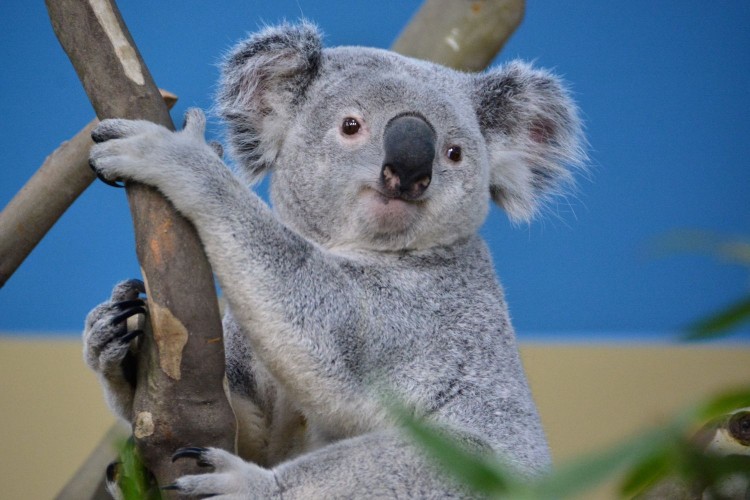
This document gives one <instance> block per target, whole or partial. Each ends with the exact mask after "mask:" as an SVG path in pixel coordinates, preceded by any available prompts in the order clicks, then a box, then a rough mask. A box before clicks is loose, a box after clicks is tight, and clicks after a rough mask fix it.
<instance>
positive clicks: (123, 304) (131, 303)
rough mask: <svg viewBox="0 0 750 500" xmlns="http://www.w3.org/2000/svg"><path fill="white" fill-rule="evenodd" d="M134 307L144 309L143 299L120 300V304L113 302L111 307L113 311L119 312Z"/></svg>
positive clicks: (144, 302)
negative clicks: (117, 310)
mask: <svg viewBox="0 0 750 500" xmlns="http://www.w3.org/2000/svg"><path fill="white" fill-rule="evenodd" d="M135 306H139V307H145V306H146V301H144V300H143V299H133V300H121V301H120V302H115V303H113V304H112V307H114V308H115V309H119V310H120V311H124V310H125V309H128V308H130V307H135Z"/></svg>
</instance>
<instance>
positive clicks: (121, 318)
mask: <svg viewBox="0 0 750 500" xmlns="http://www.w3.org/2000/svg"><path fill="white" fill-rule="evenodd" d="M136 314H146V308H145V307H141V306H137V307H131V308H130V309H126V310H125V311H123V312H121V313H120V314H118V315H117V316H115V317H114V318H112V320H111V321H110V322H109V324H110V325H116V324H118V323H121V322H122V321H124V320H126V319H128V318H129V317H131V316H135V315H136Z"/></svg>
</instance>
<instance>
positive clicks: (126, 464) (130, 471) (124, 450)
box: [117, 440, 161, 500]
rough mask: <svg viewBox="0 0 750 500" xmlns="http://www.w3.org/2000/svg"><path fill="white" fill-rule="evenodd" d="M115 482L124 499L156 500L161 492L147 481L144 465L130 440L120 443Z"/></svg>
mask: <svg viewBox="0 0 750 500" xmlns="http://www.w3.org/2000/svg"><path fill="white" fill-rule="evenodd" d="M117 476H118V477H117V483H118V485H119V487H120V490H121V491H122V496H123V498H124V499H125V500H142V499H148V500H158V499H160V498H161V494H160V492H159V490H158V489H157V488H154V487H152V486H153V485H152V484H151V482H150V481H149V477H148V472H147V470H146V467H145V466H144V465H143V462H142V461H141V457H140V456H139V455H138V452H137V451H136V449H135V444H134V443H133V441H132V440H127V441H125V442H124V443H122V444H121V445H120V467H119V472H118V474H117Z"/></svg>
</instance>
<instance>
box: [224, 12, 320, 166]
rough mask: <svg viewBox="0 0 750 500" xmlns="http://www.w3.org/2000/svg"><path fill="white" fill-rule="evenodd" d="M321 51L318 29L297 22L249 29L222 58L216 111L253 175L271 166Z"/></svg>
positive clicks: (315, 70) (237, 155)
mask: <svg viewBox="0 0 750 500" xmlns="http://www.w3.org/2000/svg"><path fill="white" fill-rule="evenodd" d="M321 52H322V43H321V35H320V33H319V32H318V29H317V28H316V27H315V26H314V25H313V24H311V23H308V22H302V23H300V24H296V25H290V24H283V25H281V26H276V27H269V28H266V29H264V30H262V31H260V32H258V33H256V34H253V35H251V36H250V37H249V38H248V39H246V40H244V41H242V42H240V43H239V44H237V46H236V47H234V49H232V50H231V51H230V53H229V55H228V56H227V57H226V58H225V59H224V61H223V64H222V76H221V81H220V87H219V93H218V96H217V106H218V111H219V112H220V114H221V115H222V116H223V117H224V119H225V120H226V122H227V124H228V127H229V130H228V132H229V139H230V145H231V148H232V154H233V156H234V158H235V159H236V160H237V161H238V162H240V164H241V165H242V166H243V167H244V168H245V169H246V171H247V173H249V174H250V176H251V177H252V178H258V177H260V176H261V175H262V174H263V173H264V172H265V171H266V170H267V169H268V168H270V167H271V166H272V165H273V162H274V160H275V158H276V155H277V154H278V151H279V148H280V147H281V144H282V143H283V141H284V137H285V135H286V127H287V126H288V125H289V122H290V119H291V117H292V115H293V113H294V109H295V107H296V106H297V105H298V104H299V102H300V101H301V100H302V99H303V98H304V95H305V91H306V89H307V87H308V86H309V85H310V82H312V81H313V79H314V78H315V77H316V75H317V73H318V71H319V68H320V60H321Z"/></svg>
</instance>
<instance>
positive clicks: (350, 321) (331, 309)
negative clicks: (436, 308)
mask: <svg viewBox="0 0 750 500" xmlns="http://www.w3.org/2000/svg"><path fill="white" fill-rule="evenodd" d="M204 125H205V118H204V117H203V114H202V113H201V112H200V111H198V110H191V111H190V112H188V116H187V120H186V126H185V129H184V130H183V131H181V132H176V133H175V132H170V131H168V130H167V129H165V128H163V127H160V126H157V125H154V124H152V123H149V122H144V121H127V120H105V121H103V122H102V123H101V124H100V125H99V126H98V127H97V128H96V129H95V131H94V134H93V137H94V139H95V140H96V141H97V142H98V143H99V144H97V145H96V146H95V147H94V148H93V150H92V155H91V163H92V165H93V166H94V168H95V169H96V170H97V171H98V172H99V173H100V174H102V175H104V176H105V177H106V178H109V179H126V180H132V181H137V182H141V183H144V184H149V185H152V186H154V187H156V188H157V189H159V190H160V191H161V192H162V193H163V194H164V195H165V196H166V197H167V198H169V199H170V200H171V201H172V203H173V204H174V205H175V207H176V208H177V210H178V211H180V212H181V213H182V214H183V215H185V216H186V217H187V218H188V219H190V220H191V221H192V222H193V223H194V225H195V227H196V229H197V231H198V233H199V235H200V238H201V241H202V242H203V245H204V247H205V250H206V253H207V255H208V257H209V260H210V262H211V265H212V267H213V270H214V272H215V273H216V275H217V276H218V279H219V282H220V283H221V286H222V290H223V291H224V294H225V296H226V297H227V299H228V301H229V304H230V306H231V309H232V312H233V314H234V317H235V318H236V320H237V321H238V323H239V324H240V325H242V327H243V330H245V331H246V332H248V333H249V334H250V343H251V345H252V348H253V351H254V352H256V353H257V354H258V356H259V357H262V358H263V361H264V364H265V366H267V367H268V369H269V370H270V371H271V372H272V373H273V374H274V375H275V376H277V377H278V378H279V379H280V380H283V383H284V385H285V389H286V390H287V391H289V392H290V393H291V394H290V395H291V396H292V397H293V398H294V399H295V400H296V401H298V402H299V403H300V404H301V405H302V406H303V407H304V408H305V409H306V411H308V412H312V414H313V415H316V414H317V415H316V416H319V417H321V421H324V422H326V423H327V424H328V425H330V428H331V429H332V430H333V429H335V433H336V434H338V435H353V434H357V433H361V432H362V431H363V430H369V429H371V428H372V427H373V426H374V425H376V423H377V422H378V421H380V420H379V419H382V418H384V417H383V415H382V411H381V410H379V409H378V405H375V404H374V403H373V402H371V401H370V400H369V398H366V397H364V395H363V394H364V392H365V391H363V390H362V388H361V387H360V386H359V381H357V380H354V379H353V377H352V376H351V373H350V372H349V371H348V370H347V369H346V367H345V359H346V356H344V355H342V354H344V353H343V352H342V346H340V345H336V343H335V342H336V339H337V338H340V337H341V335H339V334H340V333H342V332H345V331H350V330H352V329H354V328H357V329H359V330H361V328H359V326H360V325H362V322H363V321H366V317H365V315H364V314H363V312H362V311H363V308H362V306H361V303H360V302H359V300H358V299H357V297H358V295H359V294H358V291H357V286H358V285H357V284H356V283H355V282H353V281H352V280H351V279H350V278H349V277H348V276H347V275H346V274H345V273H344V272H343V271H342V270H341V269H340V267H339V266H338V264H337V263H336V262H334V260H333V257H331V256H330V255H328V254H326V253H325V252H323V251H321V250H320V249H319V248H318V247H317V246H315V245H314V244H312V243H311V242H309V241H307V240H306V239H304V238H302V237H301V236H299V235H298V234H296V233H295V232H293V231H291V230H290V229H288V228H287V227H285V226H284V225H282V224H281V223H280V222H279V221H278V220H277V219H276V218H275V217H274V215H273V214H272V212H271V210H270V209H269V207H268V206H267V205H266V204H265V203H264V202H263V201H262V200H261V199H260V198H258V196H256V195H255V194H254V193H252V192H251V191H250V190H249V189H248V188H247V187H246V186H245V185H244V184H243V183H242V182H240V180H239V179H237V178H236V177H235V176H234V175H233V174H232V172H231V171H230V170H229V169H228V168H227V167H226V166H225V165H224V163H223V162H222V161H221V159H220V158H219V157H218V156H217V155H216V153H215V152H214V151H213V149H212V148H211V147H210V146H209V145H208V144H207V143H206V142H205V140H204V138H203V129H204ZM289 367H293V368H292V369H290V368H289ZM330 394H338V395H339V396H340V397H339V400H340V401H341V404H340V405H338V406H337V408H335V411H331V409H330V404H329V400H330V398H329V397H327V395H330Z"/></svg>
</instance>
